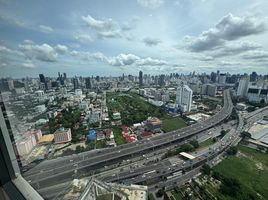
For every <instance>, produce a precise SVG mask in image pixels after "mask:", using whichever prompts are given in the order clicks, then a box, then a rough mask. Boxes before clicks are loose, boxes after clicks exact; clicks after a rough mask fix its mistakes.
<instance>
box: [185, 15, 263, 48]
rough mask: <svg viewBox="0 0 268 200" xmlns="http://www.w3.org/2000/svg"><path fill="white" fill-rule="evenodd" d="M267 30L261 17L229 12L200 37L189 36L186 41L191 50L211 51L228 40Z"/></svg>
mask: <svg viewBox="0 0 268 200" xmlns="http://www.w3.org/2000/svg"><path fill="white" fill-rule="evenodd" d="M265 30H266V25H265V23H264V22H263V21H262V20H260V19H259V18H258V19H257V18H256V17H253V16H243V17H236V16H233V15H232V14H228V15H226V16H224V17H223V18H222V19H221V20H220V21H219V22H218V23H217V24H216V25H215V27H213V28H210V29H209V30H207V31H204V32H202V34H201V35H199V36H198V37H190V36H187V37H186V38H185V41H186V43H187V45H188V48H189V50H190V51H193V52H201V51H209V50H214V49H217V48H219V47H221V46H222V45H223V44H225V42H226V41H232V40H236V39H239V38H242V37H245V36H249V35H255V34H260V33H263V32H264V31H265Z"/></svg>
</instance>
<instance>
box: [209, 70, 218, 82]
mask: <svg viewBox="0 0 268 200" xmlns="http://www.w3.org/2000/svg"><path fill="white" fill-rule="evenodd" d="M210 80H211V81H212V82H213V83H216V80H217V74H216V73H215V72H211V75H210Z"/></svg>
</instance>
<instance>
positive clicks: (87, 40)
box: [75, 34, 94, 43]
mask: <svg viewBox="0 0 268 200" xmlns="http://www.w3.org/2000/svg"><path fill="white" fill-rule="evenodd" d="M75 39H77V40H78V41H79V42H83V43H90V42H93V41H94V39H93V38H92V37H91V36H90V35H87V34H81V35H78V36H75Z"/></svg>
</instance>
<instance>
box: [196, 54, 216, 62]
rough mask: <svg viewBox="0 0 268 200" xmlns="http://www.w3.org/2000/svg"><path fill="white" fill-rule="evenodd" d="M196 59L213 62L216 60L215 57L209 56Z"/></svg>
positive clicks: (200, 56)
mask: <svg viewBox="0 0 268 200" xmlns="http://www.w3.org/2000/svg"><path fill="white" fill-rule="evenodd" d="M196 59H198V60H201V61H212V60H214V57H212V56H207V55H199V56H197V57H196Z"/></svg>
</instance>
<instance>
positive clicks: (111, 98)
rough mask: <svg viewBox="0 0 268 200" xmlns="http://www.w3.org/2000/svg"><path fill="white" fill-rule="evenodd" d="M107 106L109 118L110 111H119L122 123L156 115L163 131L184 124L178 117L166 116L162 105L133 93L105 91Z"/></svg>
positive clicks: (171, 129)
mask: <svg viewBox="0 0 268 200" xmlns="http://www.w3.org/2000/svg"><path fill="white" fill-rule="evenodd" d="M107 106H108V109H109V115H110V118H111V115H112V111H119V112H120V113H121V118H122V123H123V124H124V125H132V124H134V123H139V122H142V121H144V120H146V119H147V118H148V117H158V118H160V119H161V120H162V130H163V131H164V132H169V131H173V130H175V129H179V128H182V127H185V126H186V123H185V122H184V120H183V119H181V118H180V117H176V118H173V117H170V116H168V115H167V114H166V113H165V111H164V109H163V108H162V107H156V106H154V105H151V104H150V103H148V102H146V101H144V100H143V99H142V98H141V97H140V96H139V95H137V94H135V93H131V92H128V93H122V92H112V93H107Z"/></svg>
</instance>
